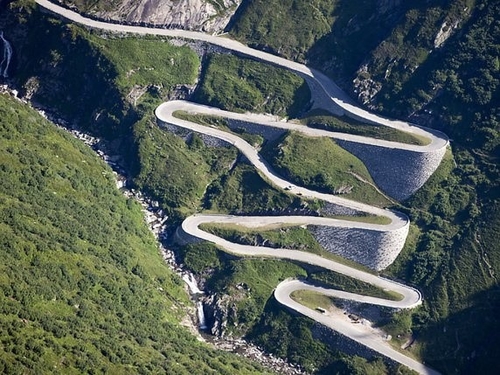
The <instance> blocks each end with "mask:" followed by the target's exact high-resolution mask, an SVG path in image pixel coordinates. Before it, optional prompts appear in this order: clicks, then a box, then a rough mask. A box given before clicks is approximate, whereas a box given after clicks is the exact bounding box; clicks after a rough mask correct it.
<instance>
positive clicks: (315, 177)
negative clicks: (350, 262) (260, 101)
mask: <svg viewBox="0 0 500 375" xmlns="http://www.w3.org/2000/svg"><path fill="white" fill-rule="evenodd" d="M262 154H263V155H264V156H265V157H266V158H267V160H269V161H270V163H271V165H272V166H273V167H274V168H275V169H276V171H278V173H280V174H281V175H282V176H284V177H285V178H286V179H288V180H290V181H292V182H294V183H296V184H298V185H301V186H305V187H308V188H312V189H315V190H318V191H321V192H325V193H330V194H338V193H344V194H342V197H344V198H348V199H352V200H356V201H360V202H364V203H368V204H371V205H376V206H388V205H390V203H391V202H390V201H389V200H387V199H386V198H385V197H384V196H383V195H382V194H380V193H379V192H378V191H377V190H376V189H375V188H374V187H373V186H372V185H371V184H374V182H373V180H372V178H371V176H370V173H369V172H368V170H367V169H366V167H365V166H364V164H363V163H362V162H361V161H360V160H359V159H358V158H356V157H355V156H353V155H352V154H350V153H349V152H347V151H345V150H344V149H343V148H341V147H340V146H338V145H337V144H336V143H335V142H334V141H333V140H331V139H329V138H312V137H307V136H304V135H301V134H299V133H297V132H289V133H287V134H286V135H285V136H284V137H282V138H281V139H279V140H278V141H276V142H275V143H273V144H268V145H266V147H265V148H264V149H263V151H262ZM355 176H358V177H359V178H356V177H355ZM360 179H363V180H366V181H368V183H366V182H363V181H361V180H360Z"/></svg>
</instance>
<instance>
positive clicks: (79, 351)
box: [0, 95, 263, 374]
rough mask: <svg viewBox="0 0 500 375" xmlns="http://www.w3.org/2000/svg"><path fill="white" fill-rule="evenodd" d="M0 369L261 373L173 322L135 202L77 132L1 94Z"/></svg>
mask: <svg viewBox="0 0 500 375" xmlns="http://www.w3.org/2000/svg"><path fill="white" fill-rule="evenodd" d="M0 138H1V139H2V141H1V143H0V144H1V146H0V176H1V178H0V218H1V220H0V238H1V245H0V252H1V256H2V264H1V265H0V275H1V276H0V300H1V303H0V309H1V313H0V342H1V346H0V347H1V350H0V371H1V372H3V373H14V372H26V371H29V372H31V371H33V372H40V373H47V372H51V373H64V374H68V373H82V372H88V371H100V372H105V373H141V372H158V371H159V372H174V373H176V374H207V373H218V374H220V373H226V374H233V373H235V371H237V372H238V373H248V374H251V373H255V374H257V373H259V374H260V373H261V372H262V371H263V369H262V368H259V367H258V366H256V365H254V364H250V363H249V362H247V361H244V360H241V359H239V358H237V357H234V356H232V355H229V354H227V353H223V352H216V351H214V350H210V349H208V348H207V347H206V346H204V345H202V344H200V343H199V342H198V341H197V340H196V339H195V338H194V336H192V335H191V334H189V333H188V332H187V331H186V330H185V329H184V328H181V327H180V326H179V319H181V318H182V316H184V315H185V314H186V313H187V308H188V306H189V305H190V303H189V302H188V300H187V295H186V293H185V291H184V289H183V282H182V281H181V280H180V279H179V278H178V277H177V276H175V275H174V274H172V272H171V271H170V270H169V269H168V268H167V266H166V265H165V264H164V263H163V260H162V258H161V256H160V254H159V251H158V249H157V246H156V243H155V240H154V238H153V236H152V234H151V233H149V231H148V230H147V228H146V226H145V223H144V221H143V220H144V219H143V215H142V212H141V210H140V206H139V205H138V204H137V203H135V202H134V201H133V200H127V199H126V198H125V197H123V196H122V195H121V194H120V192H119V191H118V190H117V189H116V187H115V182H114V177H113V173H112V172H111V170H110V169H109V168H108V167H107V166H105V164H104V163H103V162H102V161H101V160H99V159H98V158H97V156H96V155H95V154H94V153H93V151H91V150H90V149H89V148H87V147H86V146H83V145H82V144H81V143H80V142H79V141H76V140H75V139H73V138H72V137H71V136H70V135H68V134H66V133H65V132H63V131H61V130H58V129H56V128H55V126H53V125H52V124H50V123H48V122H47V121H45V120H43V119H42V118H41V116H39V115H38V114H37V113H36V112H34V111H33V110H31V109H28V108H26V106H25V105H22V104H20V103H19V102H17V101H15V100H13V99H10V98H8V97H6V96H5V95H0Z"/></svg>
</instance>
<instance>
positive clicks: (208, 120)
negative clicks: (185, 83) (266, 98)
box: [173, 111, 264, 148]
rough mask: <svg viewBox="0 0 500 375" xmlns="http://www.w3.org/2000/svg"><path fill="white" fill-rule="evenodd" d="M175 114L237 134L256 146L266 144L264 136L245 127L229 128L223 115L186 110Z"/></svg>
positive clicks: (180, 117) (183, 118)
mask: <svg viewBox="0 0 500 375" xmlns="http://www.w3.org/2000/svg"><path fill="white" fill-rule="evenodd" d="M173 115H174V117H177V118H179V119H181V120H186V121H191V122H194V123H196V124H200V125H205V126H211V127H215V128H218V129H220V130H223V131H225V132H227V133H232V134H235V135H237V136H238V137H240V138H242V139H244V140H245V141H246V142H248V143H249V144H251V145H252V146H254V147H256V148H257V147H260V146H262V145H263V144H264V138H262V136H260V135H258V134H253V133H249V132H247V131H246V130H245V129H244V128H238V129H236V130H234V131H233V130H231V129H230V128H229V123H228V120H227V119H225V118H222V117H217V116H210V115H201V114H193V113H188V112H186V111H175V112H174V113H173Z"/></svg>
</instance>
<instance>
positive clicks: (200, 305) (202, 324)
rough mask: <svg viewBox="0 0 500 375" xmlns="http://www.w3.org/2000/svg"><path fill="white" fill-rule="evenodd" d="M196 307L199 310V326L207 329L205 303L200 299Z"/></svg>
mask: <svg viewBox="0 0 500 375" xmlns="http://www.w3.org/2000/svg"><path fill="white" fill-rule="evenodd" d="M196 308H197V310H198V327H199V328H200V329H207V328H208V327H207V321H206V319H205V312H204V311H203V303H201V301H198V302H197V303H196Z"/></svg>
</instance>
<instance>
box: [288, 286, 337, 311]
mask: <svg viewBox="0 0 500 375" xmlns="http://www.w3.org/2000/svg"><path fill="white" fill-rule="evenodd" d="M290 296H291V297H292V299H293V300H294V301H295V302H298V303H300V304H301V305H304V306H306V307H309V308H310V309H312V310H316V309H317V308H318V307H320V308H322V309H325V310H326V311H328V310H329V309H331V308H332V307H335V304H334V298H332V297H328V296H325V295H324V294H321V293H318V292H313V291H310V290H296V291H294V292H293V293H292V294H291V295H290Z"/></svg>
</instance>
